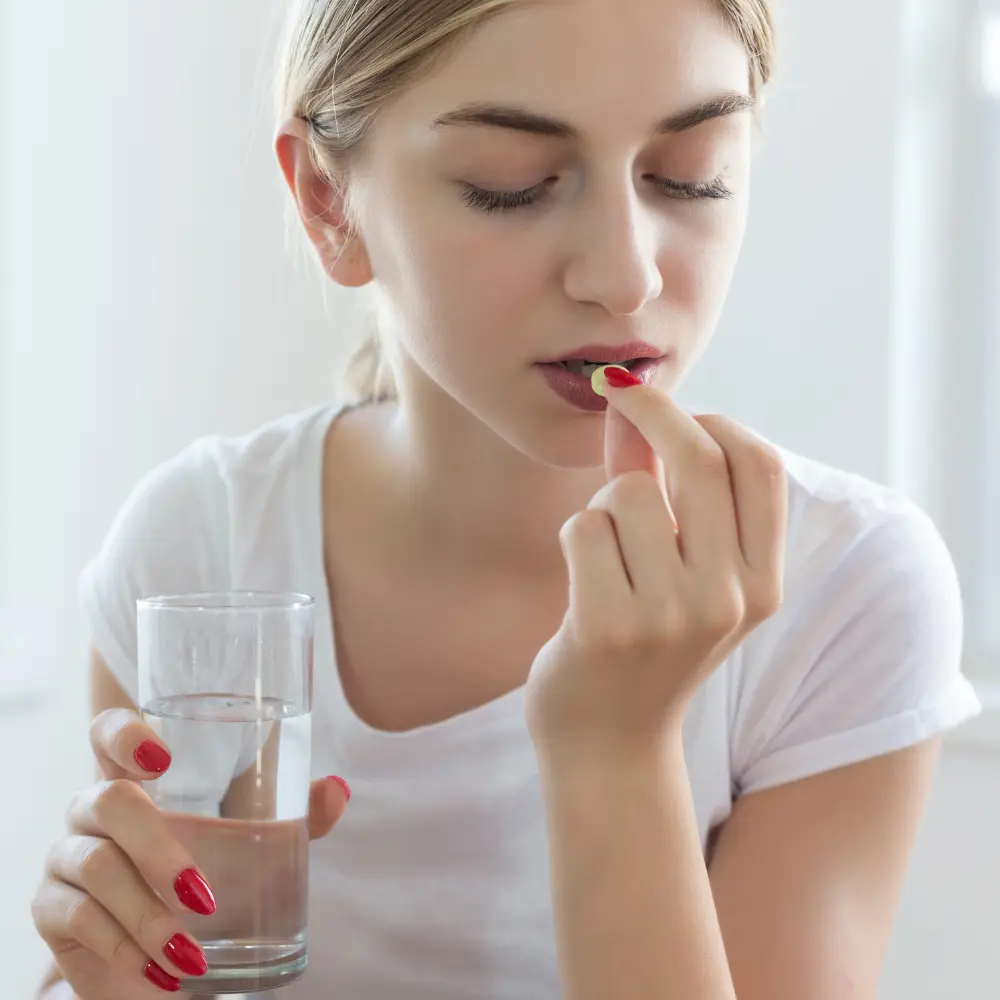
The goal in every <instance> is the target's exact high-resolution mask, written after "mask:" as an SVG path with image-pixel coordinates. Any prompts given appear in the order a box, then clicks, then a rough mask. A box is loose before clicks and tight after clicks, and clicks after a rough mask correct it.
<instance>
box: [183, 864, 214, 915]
mask: <svg viewBox="0 0 1000 1000" xmlns="http://www.w3.org/2000/svg"><path fill="white" fill-rule="evenodd" d="M174 892H176V893H177V898H178V899H179V900H180V901H181V902H182V903H183V904H184V905H185V906H186V907H188V909H191V910H194V912H195V913H200V914H201V915H202V916H205V917H207V916H210V915H211V914H213V913H215V896H214V895H213V894H212V890H211V889H210V888H209V885H208V883H207V882H206V881H205V880H204V879H203V878H202V877H201V876H200V875H199V874H198V873H197V872H196V871H195V870H194V869H193V868H185V869H184V871H182V872H181V873H180V875H178V876H177V878H176V879H174Z"/></svg>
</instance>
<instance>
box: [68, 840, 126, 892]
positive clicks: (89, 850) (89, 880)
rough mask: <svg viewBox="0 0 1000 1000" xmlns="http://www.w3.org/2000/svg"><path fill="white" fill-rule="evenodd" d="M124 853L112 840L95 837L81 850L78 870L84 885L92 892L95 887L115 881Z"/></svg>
mask: <svg viewBox="0 0 1000 1000" xmlns="http://www.w3.org/2000/svg"><path fill="white" fill-rule="evenodd" d="M121 862H122V854H121V850H120V849H119V848H118V846H117V845H115V844H113V843H112V842H111V841H110V840H103V839H97V838H95V839H94V840H93V841H92V842H91V843H89V844H88V845H87V846H86V847H84V848H83V849H82V850H81V852H80V859H79V861H78V862H77V871H78V872H79V874H80V882H81V884H82V885H83V887H84V888H85V889H86V890H87V891H88V892H92V891H93V889H94V887H96V886H99V885H103V884H107V883H109V882H112V881H114V878H115V876H116V875H117V874H119V873H120V872H121Z"/></svg>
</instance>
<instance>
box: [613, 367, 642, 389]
mask: <svg viewBox="0 0 1000 1000" xmlns="http://www.w3.org/2000/svg"><path fill="white" fill-rule="evenodd" d="M604 381H605V382H607V384H608V385H610V386H611V388H612V389H627V388H628V387H629V386H632V385H642V379H641V378H636V377H635V376H634V375H633V374H632V373H631V372H630V371H626V370H625V369H624V368H609V369H608V370H607V371H606V372H605V373H604Z"/></svg>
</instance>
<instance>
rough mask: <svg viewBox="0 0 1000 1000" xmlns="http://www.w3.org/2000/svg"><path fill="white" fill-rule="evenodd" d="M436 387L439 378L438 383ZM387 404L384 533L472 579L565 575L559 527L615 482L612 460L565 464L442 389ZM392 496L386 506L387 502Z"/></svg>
mask: <svg viewBox="0 0 1000 1000" xmlns="http://www.w3.org/2000/svg"><path fill="white" fill-rule="evenodd" d="M435 388H436V387H435ZM435 395H436V396H437V398H434V399H430V400H428V399H416V398H414V397H413V396H412V395H407V394H404V395H403V396H402V397H401V398H400V399H399V400H398V401H395V402H393V403H388V404H384V405H383V406H380V407H379V408H378V410H379V412H378V414H377V415H374V423H373V424H372V425H371V429H372V432H373V433H371V434H368V435H365V436H366V437H367V439H368V441H369V442H370V444H371V445H374V449H372V448H371V447H369V450H368V455H369V456H371V454H372V450H374V451H375V452H377V453H378V456H380V457H378V458H376V465H377V468H375V469H373V472H374V475H375V477H376V480H377V482H378V484H379V485H378V486H377V487H376V488H375V489H374V490H373V491H365V492H368V493H369V495H372V494H373V493H374V494H375V495H377V496H379V497H380V498H381V500H380V502H379V504H378V506H379V509H380V512H381V513H380V517H379V520H380V521H381V523H382V525H383V526H384V528H385V531H386V536H385V540H386V541H387V542H388V543H389V544H391V545H393V547H394V551H395V552H397V553H398V554H403V553H408V554H409V556H410V558H412V560H413V561H414V564H415V565H424V566H427V567H428V569H429V568H431V567H435V566H436V567H437V568H439V569H440V568H442V567H448V568H449V570H451V571H453V572H457V573H459V574H460V575H461V578H463V579H476V578H477V577H478V578H480V579H482V578H484V577H488V578H491V579H494V578H497V577H503V578H508V579H511V578H513V579H518V580H523V579H524V578H525V577H529V578H530V579H531V580H532V581H535V582H542V583H543V582H544V581H554V580H559V581H563V580H564V578H565V563H564V560H563V556H562V551H561V549H560V545H559V529H560V528H561V526H562V525H563V523H564V522H565V521H566V520H568V519H569V518H570V517H571V516H572V515H573V514H574V513H576V512H577V511H579V510H582V509H583V508H584V507H586V505H587V503H588V502H589V501H590V498H591V497H592V496H593V495H594V493H595V492H596V491H597V490H598V489H599V488H600V487H601V486H602V485H603V484H604V482H605V481H606V475H605V472H604V468H603V465H602V466H597V467H591V468H583V469H566V468H559V467H554V466H550V465H544V464H541V463H539V462H537V461H533V460H532V459H531V458H529V457H527V456H526V455H524V454H522V453H521V452H519V451H518V450H517V449H515V448H513V447H512V446H511V445H510V444H508V443H507V442H506V441H504V440H503V439H502V438H501V437H499V436H498V435H497V434H496V433H495V432H494V431H493V430H491V429H490V428H489V427H488V426H486V425H485V424H484V423H482V422H481V421H480V420H478V419H477V418H476V417H474V416H472V415H471V414H470V413H469V412H468V411H467V410H466V409H465V408H464V407H462V406H461V405H460V404H459V403H457V402H456V401H455V400H453V399H452V398H451V397H448V396H445V394H443V393H441V392H440V390H438V391H437V393H436V394H435ZM383 505H384V506H383Z"/></svg>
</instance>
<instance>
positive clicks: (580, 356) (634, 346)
mask: <svg viewBox="0 0 1000 1000" xmlns="http://www.w3.org/2000/svg"><path fill="white" fill-rule="evenodd" d="M665 353H666V352H665V351H662V350H660V348H658V347H654V346H653V345H652V344H648V343H646V341H644V340H633V341H631V342H630V343H627V344H584V345H582V346H581V347H577V348H574V349H573V350H572V351H571V352H569V353H567V354H560V355H559V356H558V357H554V358H547V359H546V360H545V361H543V362H542V363H543V364H554V363H563V362H566V361H584V362H589V363H591V364H595V365H615V364H617V365H620V364H623V363H624V362H626V361H636V360H639V359H642V358H662V357H663V355H664V354H665Z"/></svg>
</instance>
